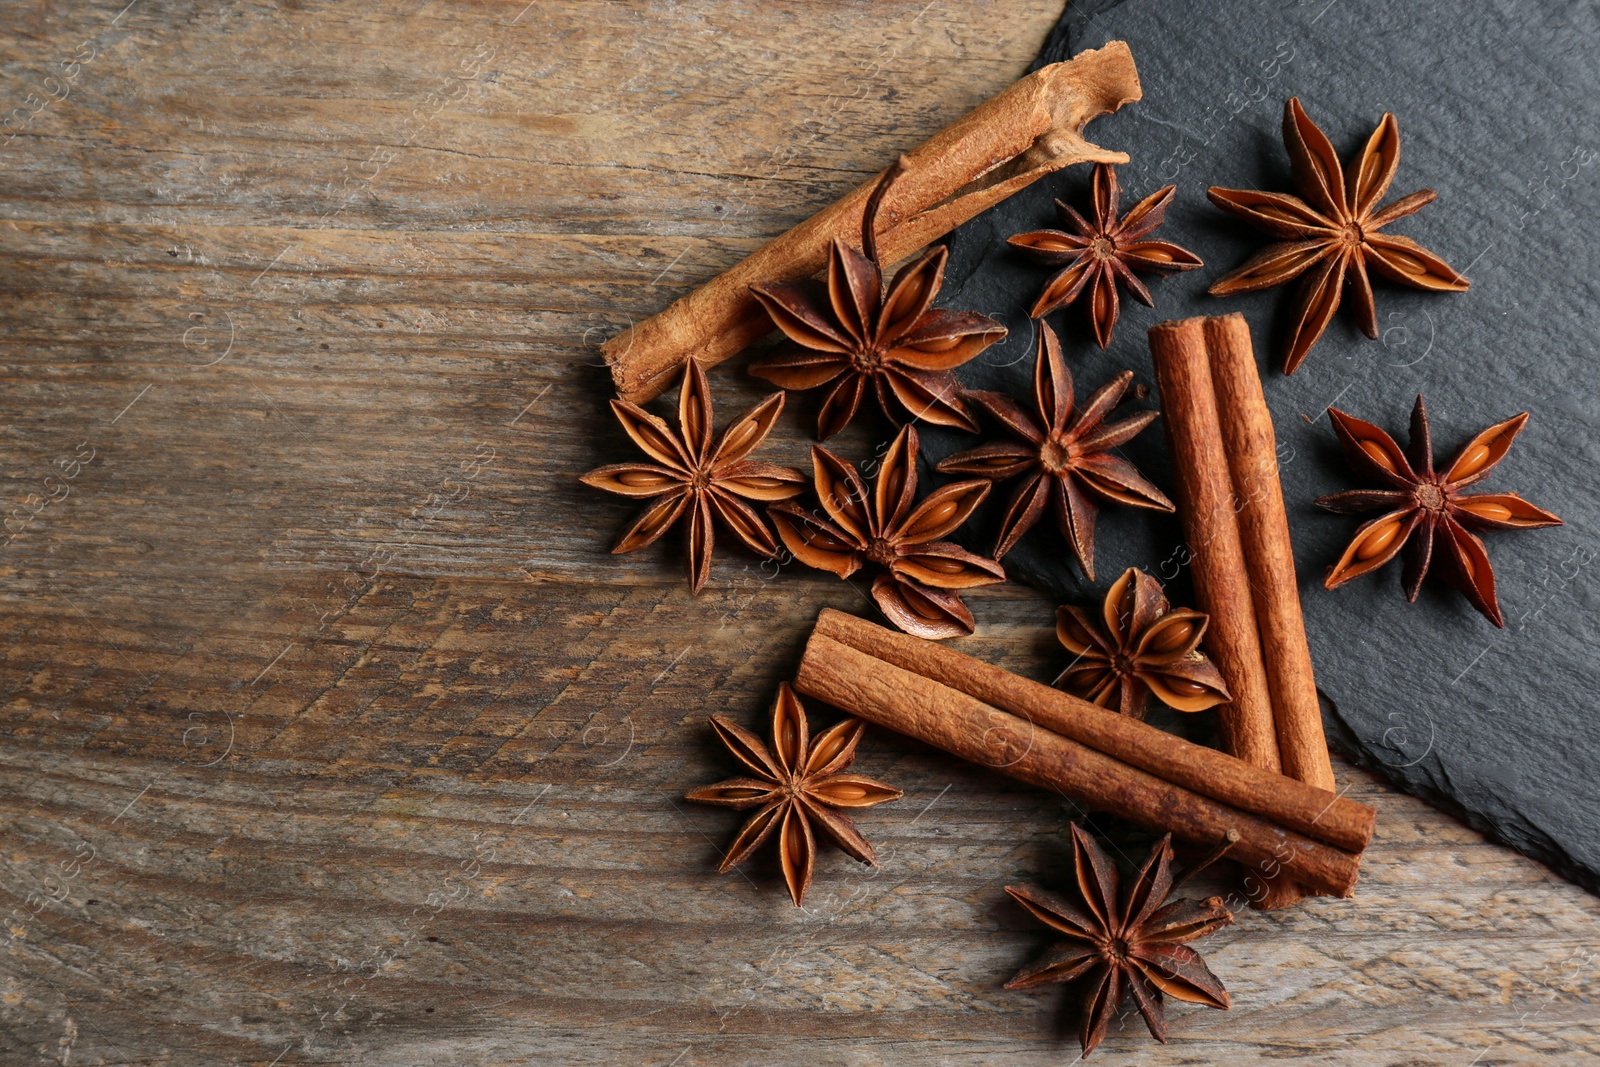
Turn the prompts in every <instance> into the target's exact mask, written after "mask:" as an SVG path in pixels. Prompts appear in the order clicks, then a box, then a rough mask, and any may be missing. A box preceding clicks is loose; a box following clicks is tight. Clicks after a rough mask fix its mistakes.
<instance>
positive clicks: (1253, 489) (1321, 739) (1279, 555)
mask: <svg viewBox="0 0 1600 1067" xmlns="http://www.w3.org/2000/svg"><path fill="white" fill-rule="evenodd" d="M1205 338H1206V349H1207V351H1208V352H1209V354H1210V356H1211V385H1212V388H1213V389H1214V390H1215V391H1216V399H1217V411H1218V414H1219V415H1220V416H1221V423H1222V439H1223V442H1224V444H1225V445H1226V447H1227V452H1228V463H1229V467H1230V469H1231V471H1232V474H1233V492H1234V497H1235V499H1236V501H1237V508H1238V513H1239V533H1240V535H1241V539H1242V541H1243V544H1244V555H1245V560H1246V561H1247V563H1248V564H1249V568H1250V587H1251V591H1252V594H1253V598H1254V601H1255V608H1256V613H1255V614H1256V625H1257V627H1258V629H1259V631H1260V634H1261V651H1262V656H1263V658H1264V660H1265V666H1266V671H1267V685H1268V694H1269V697H1270V699H1271V701H1272V710H1273V721H1274V722H1275V724H1276V726H1277V736H1278V755H1279V758H1280V759H1281V761H1282V763H1283V773H1284V774H1286V775H1288V776H1289V777H1291V778H1298V779H1299V780H1300V781H1302V782H1306V783H1308V784H1310V785H1314V786H1316V787H1317V788H1318V789H1328V790H1332V789H1334V788H1335V785H1334V780H1333V764H1331V763H1330V762H1329V761H1328V741H1327V738H1326V737H1325V736H1324V734H1323V731H1322V709H1321V707H1320V706H1319V705H1318V703H1317V683H1316V680H1315V677H1314V675H1313V674H1312V669H1311V648H1310V646H1309V645H1308V644H1307V643H1306V624H1305V618H1304V616H1303V615H1302V614H1301V611H1300V591H1299V587H1298V584H1297V582H1296V578H1295V573H1294V549H1293V548H1292V547H1291V545H1290V543H1289V515H1288V511H1287V509H1285V507H1284V504H1283V486H1282V484H1281V483H1280V481H1279V479H1278V451H1277V439H1276V436H1275V435H1274V433H1273V429H1272V414H1271V412H1269V411H1268V410H1267V399H1266V396H1265V395H1264V394H1263V393H1262V391H1261V375H1260V373H1259V372H1258V371H1257V370H1256V357H1255V351H1254V349H1253V348H1252V347H1251V344H1250V325H1249V323H1247V322H1245V319H1244V316H1243V315H1240V314H1239V313H1237V312H1235V313H1233V314H1231V315H1224V316H1220V317H1218V318H1211V319H1207V320H1206V323H1205Z"/></svg>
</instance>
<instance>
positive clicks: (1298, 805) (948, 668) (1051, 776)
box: [795, 610, 1375, 896]
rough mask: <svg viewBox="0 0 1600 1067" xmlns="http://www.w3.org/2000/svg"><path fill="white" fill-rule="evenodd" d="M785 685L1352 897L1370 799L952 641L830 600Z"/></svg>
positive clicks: (1370, 816) (1367, 833)
mask: <svg viewBox="0 0 1600 1067" xmlns="http://www.w3.org/2000/svg"><path fill="white" fill-rule="evenodd" d="M795 687H796V688H797V689H799V690H800V691H801V692H802V693H805V694H807V695H808V696H813V697H816V698H818V699H820V700H824V701H826V702H828V703H830V704H832V705H834V706H835V707H838V708H841V709H843V710H845V711H848V712H850V713H851V714H853V715H858V716H860V717H861V718H864V719H867V720H869V721H872V722H875V723H878V724H879V725H882V726H886V727H888V728H889V729H891V730H896V731H898V732H900V733H904V734H908V735H910V736H912V737H916V738H918V739H920V740H922V741H925V742H927V743H929V744H933V745H937V746H938V747H940V748H943V749H945V750H946V751H949V752H952V753H954V754H956V755H958V756H961V757H962V758H964V759H967V760H971V761H973V762H975V763H980V764H983V765H986V766H990V767H994V768H995V769H996V770H999V771H1001V772H1002V773H1004V774H1007V775H1010V776H1012V777H1014V778H1018V779H1021V780H1022V781H1026V782H1031V783H1033V784H1036V785H1040V786H1043V787H1045V788H1049V789H1054V790H1056V791H1057V792H1060V793H1061V794H1063V795H1065V796H1067V797H1068V798H1070V799H1073V800H1076V801H1079V802H1082V803H1084V804H1088V805H1091V806H1093V807H1095V808H1097V809H1099V810H1104V811H1108V812H1111V813H1114V814H1118V815H1121V816H1123V817H1126V818H1128V819H1131V820H1132V821H1134V822H1137V823H1141V824H1143V825H1145V826H1147V827H1149V828H1150V829H1152V830H1156V831H1158V832H1164V831H1167V830H1170V831H1171V832H1172V833H1173V834H1174V836H1176V837H1178V838H1180V839H1183V840H1187V841H1191V842H1194V843H1197V844H1212V843H1214V842H1215V841H1216V840H1217V839H1218V838H1219V837H1221V836H1223V835H1225V834H1226V833H1227V832H1228V831H1229V830H1237V831H1238V833H1239V843H1238V844H1237V845H1235V846H1234V849H1233V854H1234V855H1236V856H1237V857H1238V858H1239V859H1240V860H1241V861H1243V862H1245V863H1247V864H1250V865H1251V866H1252V867H1255V868H1257V869H1259V870H1264V871H1266V872H1268V873H1269V874H1273V875H1275V874H1276V873H1277V872H1278V871H1279V870H1280V869H1281V871H1282V872H1284V873H1285V874H1287V875H1288V876H1289V877H1292V878H1293V879H1295V881H1297V882H1298V883H1299V884H1301V885H1303V886H1305V887H1307V888H1308V889H1311V890H1313V891H1315V892H1318V893H1324V894H1329V895H1335V896H1349V895H1350V894H1351V893H1352V892H1353V890H1354V887H1355V883H1356V877H1357V872H1358V869H1359V866H1360V860H1361V855H1360V854H1361V851H1362V850H1363V849H1364V848H1365V847H1366V844H1367V842H1368V841H1369V840H1370V839H1371V837H1372V831H1373V826H1374V822H1375V816H1374V813H1373V811H1372V809H1371V808H1369V807H1366V806H1365V805H1363V804H1358V803H1356V802H1354V801H1351V800H1346V799H1343V798H1341V797H1337V796H1334V795H1333V794H1332V793H1328V792H1325V791H1323V790H1320V789H1315V788H1312V787H1310V786H1307V785H1305V784H1303V783H1300V782H1297V781H1294V780H1292V779H1288V778H1285V777H1283V776H1282V775H1278V774H1273V773H1269V772H1266V771H1263V770H1261V769H1259V768H1256V767H1253V766H1251V765H1250V764H1247V763H1245V762H1243V761H1242V760H1239V759H1236V758H1234V757H1232V756H1229V755H1227V754H1226V753H1223V752H1218V751H1216V750H1215V749H1210V748H1206V747H1204V746H1202V745H1195V744H1191V743H1190V742H1187V741H1184V740H1183V739H1182V738H1179V737H1176V736H1174V735H1172V734H1168V733H1165V732H1164V731H1161V730H1158V729H1156V728H1155V727H1152V726H1149V725H1146V724H1145V723H1143V722H1138V721H1135V720H1133V719H1125V718H1122V717H1120V716H1116V715H1113V714H1110V713H1108V712H1107V711H1106V710H1105V709H1103V708H1099V707H1095V706H1094V705H1092V704H1089V703H1087V702H1086V701H1083V700H1080V699H1078V698H1077V697H1073V696H1070V695H1069V694H1066V693H1063V692H1061V691H1059V690H1056V689H1052V688H1050V687H1049V686H1045V685H1041V684H1039V683H1037V682H1033V681H1029V680H1028V679H1025V678H1021V677H1018V676H1016V675H1013V674H1010V673H1008V672H1006V671H1004V670H1002V669H1000V668H998V667H995V666H993V665H991V664H987V663H984V662H982V661H981V660H976V659H973V658H972V657H971V656H967V655H964V654H962V653H960V652H956V651H954V650H953V649H949V648H946V647H944V646H941V645H937V644H934V643H932V642H929V641H924V640H922V639H920V638H916V637H912V636H909V635H907V634H900V633H895V632H892V631H890V630H886V629H884V628H883V627H880V626H877V625H875V624H873V623H870V622H866V621H865V620H862V619H857V618H854V617H853V616H849V615H845V614H843V613H842V612H837V611H832V610H826V611H824V612H823V613H822V614H821V615H820V616H819V617H818V619H817V625H816V629H815V630H814V631H813V633H812V635H811V639H810V641H809V642H808V643H807V645H806V651H805V655H804V657H803V658H802V659H801V662H800V670H799V673H798V674H797V676H796V678H795Z"/></svg>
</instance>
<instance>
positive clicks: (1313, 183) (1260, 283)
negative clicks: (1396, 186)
mask: <svg viewBox="0 0 1600 1067" xmlns="http://www.w3.org/2000/svg"><path fill="white" fill-rule="evenodd" d="M1283 141H1284V144H1285V145H1287V146H1288V149H1289V163H1290V168H1291V172H1292V174H1293V177H1294V184H1295V187H1296V188H1297V189H1298V190H1299V191H1300V196H1299V197H1294V196H1289V195H1287V194H1285V193H1263V192H1261V191H1259V190H1256V189H1220V188H1212V189H1209V190H1207V192H1206V195H1207V196H1208V197H1210V198H1211V202H1212V203H1213V204H1215V205H1217V206H1218V207H1220V208H1222V209H1223V210H1224V211H1229V212H1232V213H1233V214H1235V215H1238V216H1239V217H1240V218H1242V219H1244V220H1245V221H1246V222H1248V223H1249V224H1250V225H1252V226H1254V227H1255V228H1256V229H1258V230H1264V231H1266V232H1267V233H1269V234H1271V235H1272V236H1274V237H1278V238H1282V241H1281V242H1280V243H1278V244H1274V245H1268V246H1267V247H1266V248H1264V249H1262V250H1261V251H1260V252H1258V253H1256V255H1254V256H1253V257H1251V258H1250V260H1249V261H1247V262H1246V263H1245V264H1244V265H1243V266H1242V267H1240V268H1239V269H1237V270H1234V271H1230V272H1229V273H1227V274H1224V275H1223V276H1222V277H1221V278H1218V279H1217V280H1216V282H1215V283H1213V284H1212V286H1211V289H1210V292H1211V294H1212V295H1213V296H1231V295H1232V294H1234V293H1250V292H1255V291H1256V290H1257V289H1270V288H1271V287H1273V286H1275V285H1282V284H1284V283H1285V282H1288V281H1292V280H1293V279H1295V278H1297V277H1300V275H1302V274H1304V275H1305V277H1304V278H1302V279H1301V281H1300V285H1299V288H1298V289H1297V290H1296V292H1295V298H1294V301H1295V302H1294V318H1293V325H1292V327H1291V328H1290V330H1289V336H1288V339H1287V341H1286V343H1285V345H1284V353H1283V372H1284V373H1285V374H1293V373H1294V372H1295V370H1296V369H1298V368H1299V366H1300V364H1301V363H1302V362H1303V361H1304V360H1305V358H1306V354H1307V353H1309V352H1310V351H1311V346H1312V345H1315V344H1316V343H1317V341H1318V339H1319V338H1321V337H1322V332H1323V331H1324V330H1326V329H1327V328H1328V323H1329V322H1330V321H1332V319H1333V313H1334V312H1335V311H1336V310H1338V307H1339V301H1340V299H1341V297H1342V294H1343V292H1344V291H1345V290H1346V289H1348V290H1349V293H1350V298H1351V300H1352V301H1353V302H1354V305H1355V306H1354V311H1355V317H1356V323H1357V325H1359V326H1360V327H1361V329H1362V331H1363V332H1365V333H1366V335H1367V336H1368V337H1377V336H1378V314H1377V311H1376V309H1375V308H1374V307H1373V303H1372V282H1371V281H1370V279H1369V278H1368V277H1367V270H1368V268H1371V269H1372V270H1375V271H1377V272H1378V273H1379V274H1381V275H1383V276H1384V277H1385V278H1388V279H1389V280H1390V281H1394V282H1399V283H1400V284H1401V285H1409V286H1411V287H1412V288H1413V289H1427V290H1430V291H1432V292H1442V293H1459V292H1464V291H1465V290H1466V288H1467V286H1468V284H1469V283H1468V282H1467V279H1465V278H1463V277H1462V276H1461V275H1459V274H1457V273H1456V272H1455V270H1453V269H1452V268H1451V266H1450V265H1449V264H1448V263H1446V262H1445V261H1444V260H1442V259H1440V258H1439V257H1438V256H1436V255H1434V254H1433V253H1432V252H1430V251H1428V250H1427V249H1426V248H1423V247H1422V246H1421V245H1419V244H1417V242H1415V241H1413V240H1411V238H1409V237H1400V236H1397V235H1395V234H1381V233H1379V232H1378V231H1379V230H1381V229H1382V228H1383V227H1385V226H1387V225H1389V223H1391V222H1394V221H1395V220H1396V219H1402V218H1405V217H1406V216H1407V215H1410V214H1413V213H1415V212H1416V211H1418V210H1420V209H1421V208H1423V207H1424V206H1426V205H1427V204H1430V203H1432V202H1433V199H1434V196H1435V194H1434V191H1433V190H1432V189H1423V190H1422V191H1420V192H1415V193H1412V194H1411V195H1410V196H1406V197H1402V198H1400V199H1399V200H1396V201H1395V202H1394V203H1392V204H1390V205H1389V206H1388V207H1384V208H1379V207H1378V201H1380V200H1382V199H1383V194H1384V193H1386V192H1388V191H1389V183H1390V182H1391V181H1393V180H1394V172H1395V170H1396V169H1397V168H1398V167H1399V166H1400V127H1399V125H1398V124H1397V123H1396V122H1395V120H1394V116H1393V115H1391V114H1388V113H1385V114H1384V116H1383V119H1382V121H1380V122H1379V123H1378V128H1377V129H1376V130H1374V131H1373V133H1372V136H1371V138H1369V139H1368V141H1367V146H1366V148H1364V149H1363V150H1362V152H1361V155H1359V156H1358V157H1356V159H1355V160H1353V161H1352V162H1351V164H1350V169H1349V172H1348V173H1341V172H1340V169H1339V155H1338V153H1336V152H1335V151H1334V150H1333V144H1332V142H1330V141H1329V140H1328V137H1327V135H1326V134H1324V133H1323V132H1322V130H1321V129H1319V128H1318V127H1317V124H1316V123H1314V122H1312V121H1311V119H1310V118H1308V117H1307V116H1306V113H1305V111H1304V110H1303V109H1302V108H1301V107H1300V101H1299V99H1298V98H1294V97H1291V98H1290V100H1289V103H1288V104H1287V105H1286V106H1285V107H1284V112H1283ZM1302 197H1303V198H1304V199H1302Z"/></svg>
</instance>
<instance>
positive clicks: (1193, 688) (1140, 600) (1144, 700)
mask: <svg viewBox="0 0 1600 1067" xmlns="http://www.w3.org/2000/svg"><path fill="white" fill-rule="evenodd" d="M1209 621H1210V620H1209V617H1208V616H1206V615H1205V614H1204V613H1203V612H1199V611H1195V610H1194V609H1193V608H1174V607H1172V605H1170V604H1169V603H1168V602H1167V598H1166V597H1165V596H1164V595H1163V594H1162V592H1161V584H1160V583H1159V582H1157V581H1156V580H1155V579H1154V578H1152V577H1150V576H1149V575H1148V574H1146V573H1144V572H1143V571H1141V570H1139V569H1137V568H1133V567H1130V568H1129V569H1128V570H1126V571H1124V572H1123V573H1122V577H1120V578H1118V579H1117V580H1116V581H1115V582H1114V583H1112V586H1111V589H1110V591H1109V592H1107V593H1106V599H1105V603H1104V604H1103V605H1102V606H1101V610H1100V618H1099V620H1096V619H1093V618H1091V617H1090V615H1089V613H1088V612H1086V611H1084V610H1083V609H1081V608H1073V607H1063V608H1057V609H1056V636H1057V637H1058V638H1059V639H1060V640H1061V643H1062V644H1063V645H1065V646H1066V649H1067V651H1068V652H1071V653H1073V654H1074V655H1076V656H1077V657H1078V658H1077V659H1075V660H1074V661H1073V662H1072V664H1071V665H1070V666H1069V667H1067V669H1066V670H1064V671H1062V672H1061V675H1060V677H1058V678H1057V679H1056V680H1055V684H1056V685H1057V686H1058V687H1060V688H1062V689H1065V690H1066V691H1067V692H1069V693H1072V694H1073V695H1075V696H1080V697H1082V698H1083V699H1085V700H1088V701H1091V702H1092V703H1095V704H1099V705H1100V706H1101V707H1103V708H1109V709H1111V710H1112V711H1116V712H1120V713H1122V714H1123V715H1130V716H1132V717H1133V718H1135V719H1142V718H1144V713H1145V706H1146V704H1148V703H1149V696H1150V694H1151V693H1154V694H1155V695H1156V697H1157V698H1158V699H1159V700H1160V701H1161V702H1162V703H1163V704H1166V705H1167V706H1168V707H1173V708H1176V709H1178V710H1179V711H1204V710H1205V709H1206V708H1211V707H1215V706H1216V705H1218V704H1222V703H1226V702H1227V700H1228V699H1229V697H1228V688H1227V686H1226V685H1225V684H1224V682H1223V680H1222V673H1221V672H1220V671H1218V670H1217V667H1216V664H1214V663H1212V662H1211V661H1210V660H1209V659H1207V658H1206V655H1205V653H1204V652H1201V651H1200V641H1201V639H1202V638H1203V637H1205V633H1206V623H1207V622H1209Z"/></svg>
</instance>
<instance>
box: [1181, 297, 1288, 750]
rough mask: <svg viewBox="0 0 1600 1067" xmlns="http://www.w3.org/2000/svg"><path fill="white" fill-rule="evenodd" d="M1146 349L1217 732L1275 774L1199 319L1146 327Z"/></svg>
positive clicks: (1264, 687) (1263, 681) (1250, 604)
mask: <svg viewBox="0 0 1600 1067" xmlns="http://www.w3.org/2000/svg"><path fill="white" fill-rule="evenodd" d="M1150 354H1151V355H1152V356H1153V357H1154V360H1155V371H1156V382H1157V384H1158V385H1159V386H1160V389H1161V421H1162V422H1163V423H1164V424H1165V425H1166V428H1167V441H1168V444H1169V445H1170V449H1169V451H1170V453H1171V455H1172V466H1173V472H1174V476H1175V479H1176V481H1177V490H1178V493H1177V495H1178V514H1179V517H1180V518H1181V519H1182V520H1183V533H1184V538H1185V540H1187V541H1188V543H1189V552H1190V555H1191V558H1190V561H1189V562H1190V573H1191V574H1192V575H1193V576H1194V592H1195V606H1196V607H1198V608H1199V609H1200V610H1201V611H1204V612H1205V613H1206V614H1208V615H1209V616H1211V619H1210V621H1209V623H1208V624H1207V627H1206V647H1207V648H1208V649H1210V651H1211V655H1212V658H1213V659H1214V660H1216V663H1217V668H1218V669H1219V670H1220V671H1222V677H1223V678H1224V679H1225V680H1226V681H1227V683H1228V692H1229V693H1230V694H1232V696H1233V699H1232V700H1231V701H1230V702H1229V703H1227V704H1224V705H1223V706H1222V707H1221V708H1220V709H1219V715H1220V721H1221V724H1222V734H1223V739H1224V741H1225V742H1226V744H1227V746H1228V751H1230V752H1232V753H1233V754H1234V755H1235V756H1238V757H1239V758H1240V759H1242V760H1244V761H1245V762H1246V763H1249V764H1253V765H1254V766H1257V767H1260V768H1262V769H1263V770H1269V771H1273V772H1277V771H1279V770H1281V768H1282V763H1281V761H1280V759H1279V755H1278V738H1277V731H1276V728H1275V725H1274V723H1273V715H1272V705H1271V702H1270V700H1269V697H1268V693H1269V692H1270V688H1269V686H1268V683H1267V672H1266V664H1265V660H1264V658H1263V656H1262V652H1261V636H1260V633H1259V632H1258V631H1257V628H1256V613H1255V603H1254V601H1253V599H1252V595H1251V592H1250V572H1249V570H1248V568H1247V566H1246V564H1245V556H1244V544H1243V541H1242V539H1241V535H1240V532H1239V519H1238V516H1237V515H1236V514H1235V512H1234V497H1233V477H1232V475H1231V473H1230V472H1229V467H1228V456H1227V453H1226V452H1225V451H1224V450H1223V445H1222V426H1221V418H1220V416H1219V415H1218V414H1217V401H1216V396H1215V394H1214V393H1213V392H1212V385H1211V368H1210V364H1209V360H1208V358H1207V355H1206V343H1205V328H1204V326H1203V325H1202V320H1200V319H1186V320H1184V321H1183V322H1165V323H1162V324H1161V325H1159V326H1153V327H1151V329H1150Z"/></svg>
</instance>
